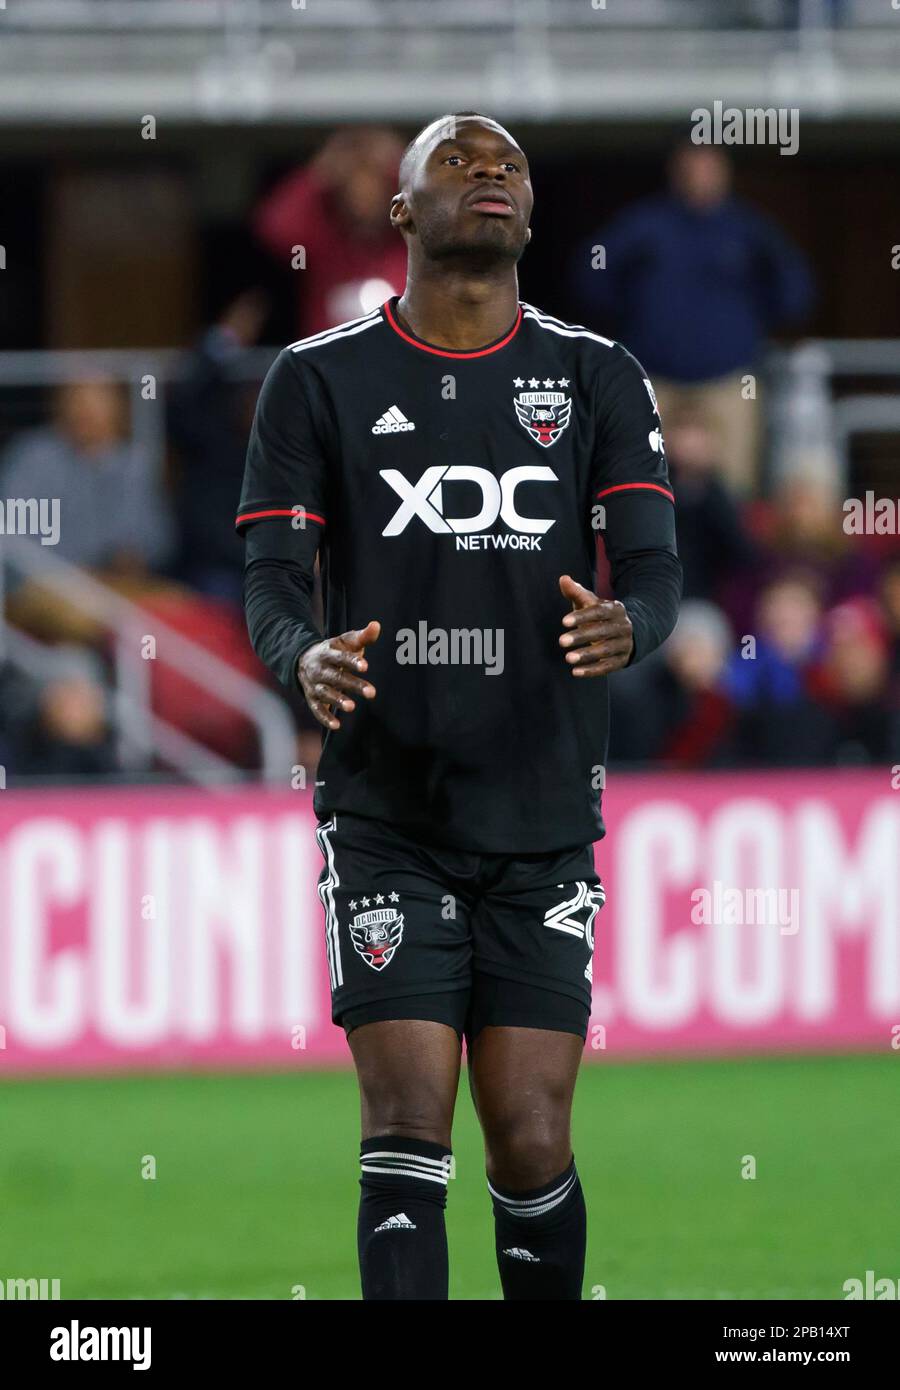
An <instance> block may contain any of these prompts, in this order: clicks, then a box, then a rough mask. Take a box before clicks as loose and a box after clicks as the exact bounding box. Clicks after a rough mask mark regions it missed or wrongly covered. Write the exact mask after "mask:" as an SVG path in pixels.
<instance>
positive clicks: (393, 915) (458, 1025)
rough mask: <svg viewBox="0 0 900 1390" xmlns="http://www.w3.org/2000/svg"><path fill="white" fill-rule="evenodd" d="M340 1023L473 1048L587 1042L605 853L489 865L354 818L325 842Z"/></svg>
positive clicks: (492, 859) (324, 887) (339, 820)
mask: <svg viewBox="0 0 900 1390" xmlns="http://www.w3.org/2000/svg"><path fill="white" fill-rule="evenodd" d="M316 839H317V840H318V843H319V848H320V849H321V851H322V854H323V856H324V859H325V865H324V868H323V870H322V873H321V875H320V877H319V897H320V898H321V900H322V905H323V906H324V908H325V939H326V949H327V955H328V969H329V974H330V979H331V999H332V1018H333V1019H334V1022H335V1023H338V1024H341V1025H342V1026H343V1027H344V1028H345V1029H346V1031H347V1033H348V1034H349V1033H350V1032H351V1031H352V1030H353V1029H354V1028H356V1027H359V1025H360V1024H362V1023H374V1022H378V1021H381V1020H385V1019H398V1018H417V1019H428V1020H432V1021H434V1022H438V1023H447V1024H449V1026H450V1027H452V1028H455V1029H456V1031H457V1033H458V1034H459V1035H460V1037H462V1036H463V1034H464V1033H465V1034H467V1035H468V1037H469V1038H472V1037H474V1036H475V1035H476V1034H477V1033H478V1032H479V1031H480V1029H481V1028H483V1027H485V1026H488V1025H492V1026H497V1027H503V1026H506V1027H520V1028H550V1029H554V1030H556V1031H561V1032H566V1033H578V1034H579V1035H580V1036H581V1037H585V1036H586V1033H587V1027H588V1020H589V1018H590V1012H591V960H592V956H593V950H594V918H595V916H596V915H597V911H598V909H599V908H600V907H601V906H602V904H603V899H604V893H603V887H602V885H601V883H600V880H599V878H598V877H597V874H596V872H595V870H594V854H593V846H591V845H581V846H579V847H577V848H575V849H565V850H558V851H553V852H552V853H550V854H526V855H522V856H520V857H516V856H514V855H507V854H475V853H470V852H468V851H463V850H454V849H444V848H437V847H435V846H430V845H424V844H421V843H419V842H418V841H416V840H414V839H412V838H410V837H409V836H408V835H406V834H402V833H401V832H400V831H398V830H395V829H393V828H391V827H390V826H387V825H384V824H383V823H381V822H380V821H376V820H371V819H369V818H367V817H363V816H356V815H350V814H349V813H347V812H344V811H340V812H336V813H335V814H333V815H332V816H331V817H330V818H329V819H328V820H324V821H321V822H320V823H319V829H318V830H317V832H316Z"/></svg>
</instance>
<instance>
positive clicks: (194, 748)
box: [0, 348, 296, 785]
mask: <svg viewBox="0 0 900 1390" xmlns="http://www.w3.org/2000/svg"><path fill="white" fill-rule="evenodd" d="M274 356H275V350H274V349H265V348H263V349H258V350H255V351H253V352H250V353H247V354H246V355H245V357H244V358H243V359H242V361H241V366H240V371H239V372H238V373H237V375H238V376H239V377H240V378H241V379H245V380H255V379H261V378H262V376H263V375H264V374H265V371H266V369H267V368H268V366H269V364H270V363H271V361H272V359H273V357H274ZM186 362H187V359H186V357H185V354H184V353H182V352H178V351H163V352H154V351H146V352H145V351H141V350H131V351H121V350H110V351H99V352H22V353H18V352H16V353H12V352H6V353H0V392H2V391H3V390H4V388H7V389H8V388H16V387H19V388H21V387H49V386H53V385H58V384H59V383H61V382H65V381H71V380H86V379H90V378H92V377H95V376H101V377H104V378H111V379H113V380H116V381H118V382H120V383H122V384H124V385H125V386H126V388H127V390H128V392H129V396H130V402H131V412H130V415H131V437H132V440H133V442H134V443H135V444H137V445H138V446H139V447H140V448H141V449H142V451H143V453H144V456H145V459H146V463H147V467H148V470H149V471H150V472H151V474H152V475H153V476H157V477H159V476H161V472H162V461H163V455H164V451H165V446H166V435H165V419H164V413H163V404H162V399H161V398H162V396H163V394H164V389H165V386H166V385H167V384H168V383H169V382H172V381H177V380H178V379H179V378H180V377H181V375H182V373H183V371H184V369H185V366H186ZM148 375H152V376H153V377H154V378H155V381H156V384H157V387H158V396H159V398H158V399H152V400H147V399H146V397H145V394H144V392H145V387H146V382H147V378H148ZM0 401H2V397H0ZM7 574H10V575H12V576H14V577H18V578H20V579H21V578H30V579H34V580H38V581H39V582H40V584H41V585H42V586H44V587H46V588H49V589H50V590H52V591H55V592H57V593H59V594H60V596H61V597H62V598H64V599H65V600H66V601H67V602H68V603H70V604H71V603H74V604H75V606H76V607H77V608H79V609H80V610H81V611H83V612H84V613H85V614H88V615H90V616H91V617H92V618H93V619H94V620H95V621H97V622H98V623H99V624H101V625H102V627H103V628H104V629H105V630H106V631H107V632H108V633H109V635H110V637H111V639H112V643H113V670H114V677H115V685H114V690H113V701H112V709H113V722H114V726H115V730H116V734H117V739H118V743H119V754H120V759H121V761H122V762H123V764H124V765H125V766H127V767H130V768H132V769H138V768H141V767H144V766H146V765H148V764H149V763H150V762H152V761H153V760H154V759H158V760H160V761H162V762H163V763H165V764H166V765H168V766H170V767H172V768H174V769H176V770H177V771H178V772H179V773H180V774H181V775H182V776H184V777H186V778H187V779H188V780H190V781H194V782H199V783H201V784H204V785H207V784H211V783H220V782H223V781H225V782H227V781H229V780H234V779H235V778H237V777H240V776H242V775H243V773H242V772H241V770H240V769H239V768H237V767H236V766H235V765H234V764H233V763H231V762H229V761H228V760H227V759H225V758H222V757H220V756H219V755H218V754H216V753H214V752H213V751H212V750H211V749H209V748H206V747H205V746H204V745H203V744H201V743H199V742H198V741H197V740H196V739H193V738H192V737H190V735H188V734H187V733H185V732H184V731H183V730H181V729H179V728H177V727H176V726H175V725H174V724H172V723H170V722H168V721H166V720H164V719H161V718H160V717H159V716H158V715H157V714H156V713H155V712H154V711H153V708H152V700H151V682H150V676H151V668H150V662H149V661H147V660H145V659H144V658H143V656H142V654H141V638H142V637H143V636H144V635H145V634H146V632H147V628H148V625H149V624H151V623H152V632H153V635H154V636H155V637H156V639H157V647H158V649H159V650H160V652H161V655H160V656H159V657H158V659H159V660H161V661H163V662H164V663H165V664H168V665H170V666H172V667H174V668H176V669H177V670H178V671H179V672H180V673H181V674H182V675H183V676H184V677H185V678H186V679H188V680H189V681H190V682H192V683H193V684H194V685H196V686H198V687H199V688H200V689H201V690H202V691H203V692H204V694H206V695H208V696H209V697H210V698H213V699H215V700H217V701H220V702H222V703H224V704H226V705H228V706H230V707H231V708H232V709H234V710H236V711H237V712H239V713H240V714H242V715H243V716H244V717H245V718H246V719H247V720H248V721H249V722H250V723H251V724H252V726H253V727H254V729H255V731H256V734H257V739H258V746H259V750H260V762H261V770H262V776H263V778H264V779H265V780H266V781H269V782H273V783H282V784H283V783H284V781H285V779H286V778H287V777H288V776H289V770H290V768H291V767H292V766H293V764H294V762H295V759H296V744H295V734H294V727H293V722H292V719H291V715H290V713H289V711H288V709H287V707H286V705H285V704H284V702H283V701H282V700H281V699H280V698H279V697H278V696H277V695H276V694H274V693H273V692H272V691H270V690H268V689H267V688H266V687H265V686H263V685H260V684H259V683H258V682H256V681H254V680H252V679H251V678H250V677H249V676H246V675H244V674H243V673H242V672H240V671H237V670H236V669H235V668H234V667H232V666H230V665H229V664H228V663H227V662H225V661H223V660H221V659H220V658H219V657H218V656H216V655H215V654H214V653H212V652H210V651H208V650H207V649H206V648H204V647H202V646H201V645H199V644H198V643H197V642H194V641H192V640H191V639H190V638H188V637H186V636H184V635H183V634H182V633H179V632H177V631H176V630H175V629H174V628H172V627H170V626H169V625H168V624H166V623H165V622H164V621H162V620H161V619H159V618H158V617H157V616H156V615H155V614H153V615H148V614H147V613H146V612H145V611H144V610H143V609H142V608H141V607H140V605H139V604H137V603H135V602H132V601H131V600H129V599H126V598H124V597H123V596H122V595H120V594H118V593H116V592H115V591H114V590H112V589H111V588H109V587H108V586H107V585H105V584H103V583H101V582H100V581H99V580H97V579H95V578H94V577H92V576H91V575H90V574H88V573H86V572H85V571H84V570H82V569H79V568H78V567H76V566H74V565H72V564H69V563H68V562H67V561H65V560H63V559H62V558H61V557H60V556H58V555H54V554H53V553H52V552H51V551H50V550H49V549H48V548H47V547H45V546H40V545H36V544H34V542H33V541H31V540H30V539H28V538H27V537H25V536H5V537H3V538H2V539H0V659H2V658H3V657H6V658H7V659H8V660H9V661H11V662H12V663H13V664H15V665H16V666H18V667H20V668H21V669H23V670H25V671H26V672H27V673H28V674H30V675H33V676H36V677H37V678H38V679H41V678H42V677H43V676H45V675H46V672H47V671H48V670H49V669H51V667H50V663H51V662H52V651H51V650H50V649H48V648H46V647H44V646H43V645H42V644H41V643H39V642H36V641H34V639H33V638H29V637H28V636H27V635H26V634H24V633H22V632H20V631H18V630H17V629H16V628H14V627H12V626H11V625H10V624H9V623H8V621H7V619H6V617H5V604H4V603H3V588H4V584H5V581H6V577H7Z"/></svg>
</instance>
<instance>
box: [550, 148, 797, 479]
mask: <svg viewBox="0 0 900 1390" xmlns="http://www.w3.org/2000/svg"><path fill="white" fill-rule="evenodd" d="M731 178H732V175H731V165H730V163H729V161H728V159H727V157H726V155H725V154H724V153H723V151H722V150H721V149H720V148H719V147H718V146H713V145H694V144H691V143H685V144H683V145H680V146H679V147H678V148H677V149H676V150H675V151H674V153H673V155H672V157H671V159H670V162H669V182H670V188H669V191H668V192H667V193H663V194H660V195H658V196H656V197H652V198H647V199H644V200H643V201H641V202H639V203H636V204H635V205H634V206H633V207H630V208H626V209H625V210H624V211H623V212H621V213H620V214H619V215H618V216H617V217H616V218H614V219H613V221H612V222H611V223H610V224H609V226H608V227H607V228H606V229H605V230H604V231H603V232H601V233H600V234H599V235H598V236H597V237H596V238H594V244H593V245H592V247H591V249H590V253H589V256H588V258H586V262H585V261H582V262H581V264H582V265H584V264H585V263H586V264H587V269H584V270H582V271H581V272H580V276H579V284H578V290H579V293H580V296H581V299H582V302H583V303H586V304H587V305H588V306H589V308H590V310H591V311H592V314H593V318H594V321H595V323H597V325H598V327H600V329H601V331H604V332H606V331H609V330H610V329H612V330H613V331H614V332H615V334H616V336H617V337H619V338H620V339H621V340H622V342H624V343H625V344H626V346H627V347H628V348H629V350H630V351H631V352H633V353H634V354H635V356H636V357H637V358H638V359H639V360H640V361H641V362H642V363H643V365H644V367H645V368H646V369H647V371H648V372H649V374H650V376H651V378H652V380H653V383H654V385H655V387H656V393H657V398H658V400H659V406H660V414H661V417H662V420H663V428H664V429H665V417H666V414H667V412H668V411H671V409H672V407H673V406H674V405H676V404H677V405H679V406H686V407H688V408H689V409H691V410H693V411H699V413H700V414H701V415H702V417H703V418H704V419H705V420H706V422H707V424H708V426H709V428H710V429H711V430H712V431H713V432H714V434H715V436H716V438H717V441H718V445H719V449H718V452H719V455H720V457H721V459H722V467H723V472H724V475H725V477H726V478H727V479H728V480H729V481H730V482H731V484H732V486H733V487H734V488H735V489H736V490H737V491H738V492H739V493H741V494H744V495H746V494H749V493H751V492H752V491H753V488H754V483H755V479H756V472H757V455H758V444H757V437H758V426H757V400H756V392H755V383H752V384H751V383H748V382H747V381H746V380H745V377H746V376H747V375H748V374H750V373H755V371H756V369H757V367H758V365H759V359H760V356H761V352H762V349H763V347H764V344H765V339H766V337H767V335H768V334H769V333H770V332H772V331H773V330H775V329H778V328H780V327H782V326H785V325H788V324H791V323H796V322H797V321H798V320H800V319H802V318H803V317H804V315H805V314H806V313H807V311H808V310H809V307H810V304H811V301H812V280H811V276H810V272H809V269H808V268H807V264H806V260H805V258H804V257H803V255H802V254H801V253H800V252H799V251H798V250H797V249H796V247H794V246H793V245H792V244H791V243H790V242H789V241H788V240H787V238H786V237H785V236H784V235H783V234H782V232H781V231H780V230H779V229H778V228H777V227H776V226H775V224H774V223H773V222H771V221H770V220H769V219H768V218H767V217H765V216H764V215H763V214H762V213H760V212H758V211H757V210H756V209H755V208H753V207H751V206H750V205H749V204H747V203H744V202H742V201H741V200H740V199H738V198H736V197H734V195H733V194H732V193H731ZM600 248H602V250H601V249H600ZM604 262H605V268H603V266H604Z"/></svg>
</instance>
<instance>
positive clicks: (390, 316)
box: [381, 299, 522, 357]
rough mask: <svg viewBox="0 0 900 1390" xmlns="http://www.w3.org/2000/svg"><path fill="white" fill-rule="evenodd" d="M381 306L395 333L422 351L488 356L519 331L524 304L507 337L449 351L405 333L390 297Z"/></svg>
mask: <svg viewBox="0 0 900 1390" xmlns="http://www.w3.org/2000/svg"><path fill="white" fill-rule="evenodd" d="M381 307H382V309H383V310H384V316H385V318H386V319H387V321H388V323H389V324H390V325H391V328H393V330H394V332H395V333H399V335H400V337H401V338H402V339H403V341H404V342H406V343H412V345H413V347H417V348H419V349H420V350H421V351H422V352H431V353H434V355H435V357H487V355H488V353H490V352H499V351H500V349H501V348H502V347H506V344H507V343H508V342H510V341H511V340H512V339H513V338H514V337H515V336H516V334H517V333H518V331H519V326H520V324H521V322H522V306H521V304H520V305H519V312H518V314H517V315H516V321H515V323H514V324H513V326H512V328H511V329H510V330H509V332H508V333H507V335H506V337H505V338H501V339H500V341H499V343H492V344H491V345H490V347H483V348H478V349H477V351H475V352H448V351H447V349H446V348H436V347H430V346H429V345H428V343H422V342H420V341H419V339H418V338H413V337H411V335H410V334H409V333H405V332H404V331H403V329H402V328H401V327H400V325H399V323H398V322H397V320H396V319H395V318H394V315H393V314H392V313H391V302H390V300H389V299H388V300H386V301H385V303H384V304H382V306H381Z"/></svg>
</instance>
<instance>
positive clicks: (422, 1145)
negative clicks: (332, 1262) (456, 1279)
mask: <svg viewBox="0 0 900 1390" xmlns="http://www.w3.org/2000/svg"><path fill="white" fill-rule="evenodd" d="M359 1161H360V1166H361V1167H362V1177H361V1178H360V1182H359V1185H360V1188H361V1189H362V1195H361V1198H360V1204H359V1224H358V1227H357V1239H358V1246H359V1268H360V1275H361V1277H362V1294H363V1298H364V1299H391V1300H398V1299H416V1298H428V1299H446V1298H447V1283H448V1276H447V1235H446V1231H445V1229H444V1208H445V1207H446V1205H447V1179H448V1177H449V1174H450V1153H449V1151H448V1150H447V1149H445V1148H444V1147H443V1145H441V1144H431V1143H428V1142H427V1141H426V1140H423V1139H398V1138H397V1137H396V1136H395V1135H388V1136H386V1137H385V1138H376V1139H364V1140H363V1141H362V1145H361V1146H360V1155H359Z"/></svg>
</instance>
